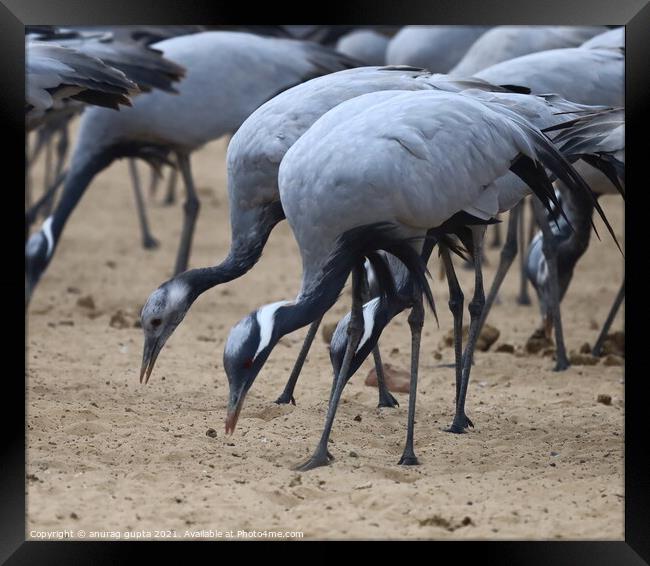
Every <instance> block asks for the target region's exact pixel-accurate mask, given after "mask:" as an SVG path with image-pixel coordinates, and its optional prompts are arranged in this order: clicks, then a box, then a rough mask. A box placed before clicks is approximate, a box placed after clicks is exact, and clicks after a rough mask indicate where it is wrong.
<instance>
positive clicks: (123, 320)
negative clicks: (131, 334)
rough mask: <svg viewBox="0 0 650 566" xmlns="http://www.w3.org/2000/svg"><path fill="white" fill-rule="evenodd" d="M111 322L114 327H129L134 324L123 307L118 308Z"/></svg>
mask: <svg viewBox="0 0 650 566" xmlns="http://www.w3.org/2000/svg"><path fill="white" fill-rule="evenodd" d="M109 324H110V325H111V326H112V327H113V328H129V327H132V326H133V322H132V321H130V320H129V317H128V315H127V313H125V312H124V311H123V310H122V309H120V310H118V311H117V312H116V313H115V314H114V315H113V316H111V320H110V322H109Z"/></svg>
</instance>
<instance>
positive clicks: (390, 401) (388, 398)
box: [372, 342, 399, 407]
mask: <svg viewBox="0 0 650 566" xmlns="http://www.w3.org/2000/svg"><path fill="white" fill-rule="evenodd" d="M372 357H373V359H374V361H375V371H376V372H377V387H378V389H379V404H378V405H377V407H399V403H398V402H397V399H395V397H393V396H392V395H391V393H390V392H389V391H388V387H387V386H386V376H385V374H384V364H383V363H382V361H381V354H380V353H379V342H378V343H377V344H375V347H374V348H373V349H372Z"/></svg>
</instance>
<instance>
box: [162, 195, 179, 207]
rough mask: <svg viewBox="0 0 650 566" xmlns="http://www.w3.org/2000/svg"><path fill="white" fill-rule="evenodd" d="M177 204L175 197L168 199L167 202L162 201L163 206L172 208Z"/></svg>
mask: <svg viewBox="0 0 650 566" xmlns="http://www.w3.org/2000/svg"><path fill="white" fill-rule="evenodd" d="M174 204H176V199H175V198H174V197H171V198H170V197H166V198H165V200H163V201H162V205H163V206H172V205H174Z"/></svg>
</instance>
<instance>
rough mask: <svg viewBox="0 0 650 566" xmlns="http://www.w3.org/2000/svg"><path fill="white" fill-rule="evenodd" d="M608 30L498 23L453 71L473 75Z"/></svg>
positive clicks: (574, 45)
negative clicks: (499, 24)
mask: <svg viewBox="0 0 650 566" xmlns="http://www.w3.org/2000/svg"><path fill="white" fill-rule="evenodd" d="M604 30H605V28H604V27H603V26H497V27H494V28H492V29H489V30H488V31H486V32H485V33H484V34H483V35H481V36H480V37H479V38H478V39H477V40H476V41H475V42H474V43H473V44H472V46H471V47H470V48H469V49H468V50H467V52H466V53H465V55H464V56H463V58H462V59H461V60H460V61H459V62H458V64H457V65H456V66H455V67H454V68H453V69H451V70H450V71H449V74H450V75H458V76H461V77H469V76H471V75H473V74H475V73H477V72H478V71H481V70H482V69H486V68H487V67H490V66H492V65H495V64H497V63H500V62H501V61H507V60H508V59H514V58H515V57H520V56H521V55H527V54H529V53H536V52H538V51H547V50H549V49H559V48H563V47H578V46H579V45H581V44H582V43H584V42H585V41H587V40H588V39H590V38H592V37H593V36H595V35H596V34H600V33H601V32H603V31H604Z"/></svg>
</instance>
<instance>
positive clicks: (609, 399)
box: [596, 393, 612, 405]
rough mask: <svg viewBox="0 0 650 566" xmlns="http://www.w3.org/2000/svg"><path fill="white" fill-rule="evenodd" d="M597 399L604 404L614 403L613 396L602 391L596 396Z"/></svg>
mask: <svg viewBox="0 0 650 566" xmlns="http://www.w3.org/2000/svg"><path fill="white" fill-rule="evenodd" d="M596 401H598V402H599V403H602V404H603V405H611V404H612V396H611V395H607V393H600V394H599V395H598V397H597V398H596Z"/></svg>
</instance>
